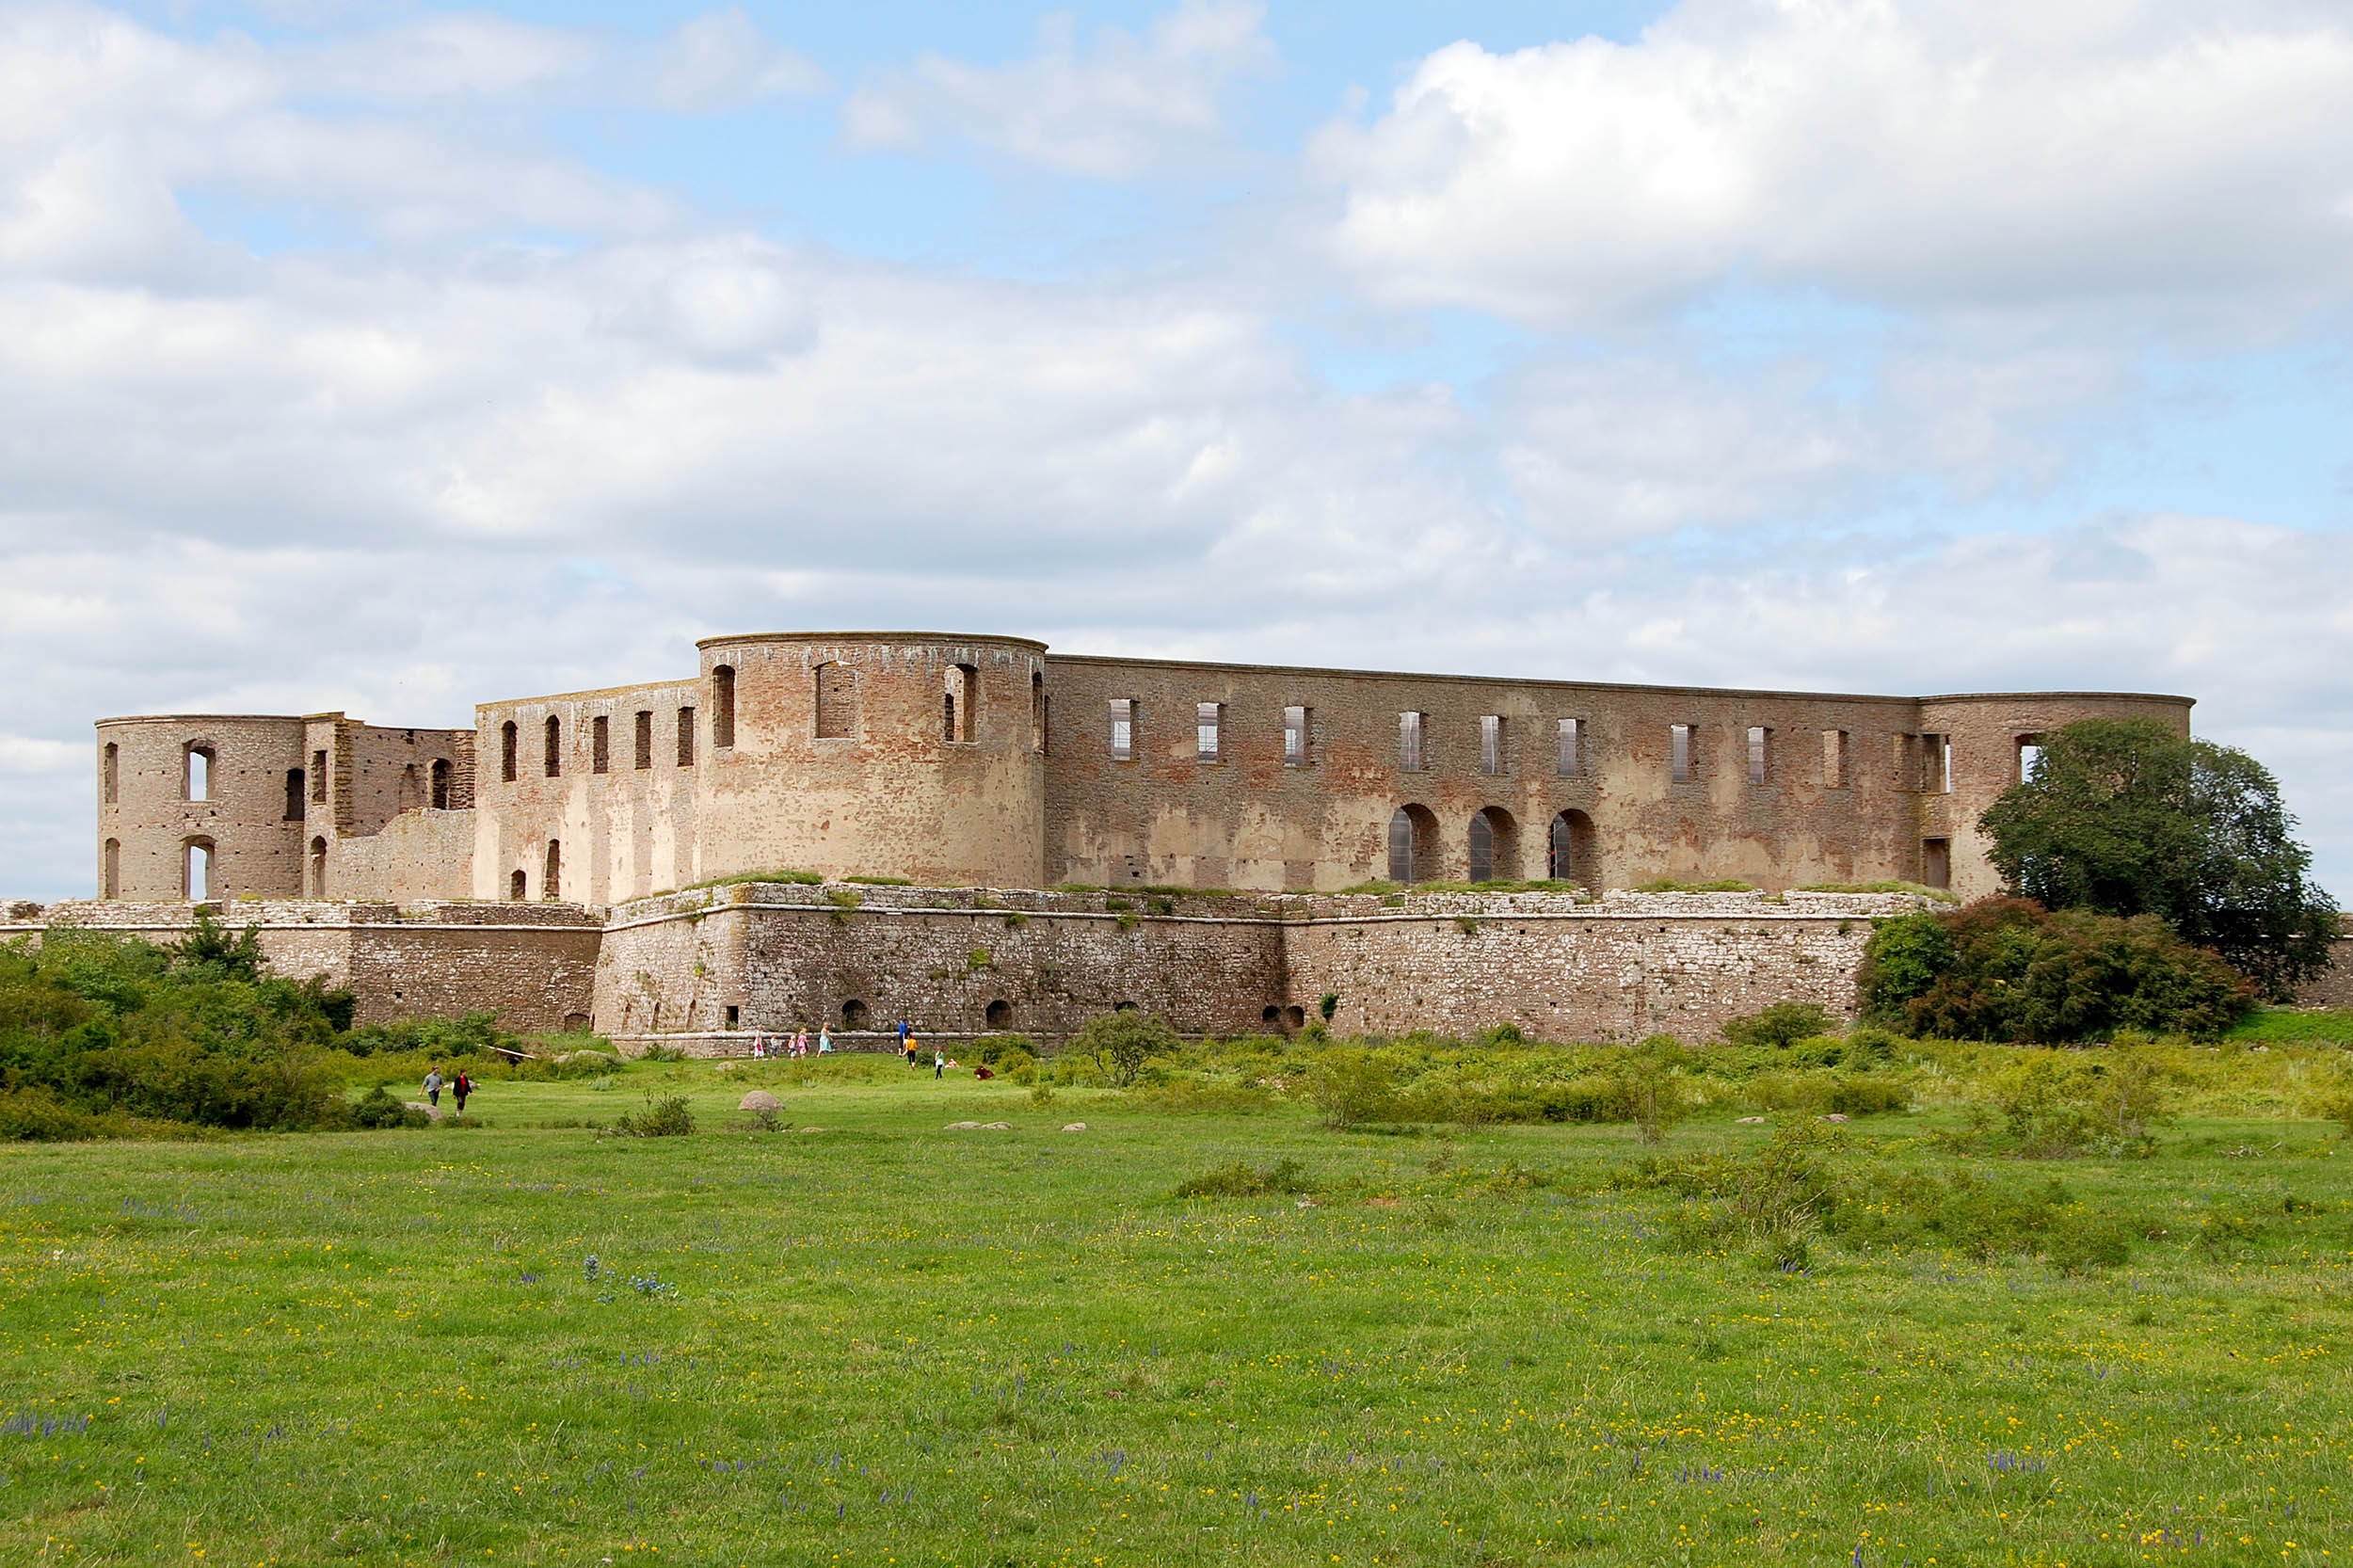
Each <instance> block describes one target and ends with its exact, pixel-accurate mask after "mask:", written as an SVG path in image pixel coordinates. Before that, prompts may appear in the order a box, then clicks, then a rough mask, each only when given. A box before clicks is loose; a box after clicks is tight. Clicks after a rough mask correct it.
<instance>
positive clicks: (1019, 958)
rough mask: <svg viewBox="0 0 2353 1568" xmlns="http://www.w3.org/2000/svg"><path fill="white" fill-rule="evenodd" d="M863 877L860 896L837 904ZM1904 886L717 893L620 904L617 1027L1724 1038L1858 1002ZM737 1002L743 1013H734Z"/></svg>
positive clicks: (614, 979) (604, 982)
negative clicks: (1805, 1010)
mask: <svg viewBox="0 0 2353 1568" xmlns="http://www.w3.org/2000/svg"><path fill="white" fill-rule="evenodd" d="M853 892H855V893H856V897H857V899H858V903H857V905H856V907H855V908H849V907H844V906H843V905H842V904H840V903H839V902H836V901H837V900H840V899H844V898H846V897H848V896H849V895H850V894H852V893H853ZM1920 906H1921V901H1919V900H1918V899H1916V898H1913V897H1911V896H1907V895H1867V894H1846V895H1842V894H1812V895H1809V894H1791V895H1788V898H1787V899H1786V900H1785V901H1781V902H1775V901H1769V900H1767V899H1766V898H1764V897H1763V896H1761V895H1756V894H1749V895H1689V894H1664V895H1626V896H1620V897H1613V898H1611V899H1609V900H1608V901H1606V902H1604V903H1602V904H1579V903H1577V901H1576V900H1575V899H1573V898H1570V897H1567V896H1565V895H1561V894H1541V893H1529V894H1509V895H1497V894H1435V895H1426V896H1415V897H1412V898H1400V899H1383V898H1380V897H1376V896H1371V895H1355V896H1344V897H1337V898H1315V897H1274V898H1267V899H1251V898H1228V899H1219V898H1203V897H1186V896H1176V897H1157V898H1155V897H1128V896H1123V895H1103V894H1082V893H1040V892H1014V891H1001V890H1000V891H989V892H975V891H972V890H967V889H941V888H857V889H849V888H804V887H792V886H777V885H772V884H758V885H739V886H735V887H729V888H709V889H702V890H698V891H696V892H692V893H686V894H680V895H677V896H674V897H671V898H664V899H656V900H649V901H645V902H642V903H639V904H629V905H624V906H621V907H618V908H616V909H615V910H614V911H613V913H612V920H611V922H610V925H609V927H608V929H607V931H606V935H605V940H604V948H603V952H602V953H601V955H600V959H599V963H598V975H597V1000H596V1008H595V1017H596V1023H597V1027H598V1028H599V1029H600V1030H602V1031H605V1032H610V1033H615V1034H623V1035H639V1034H656V1033H665V1032H712V1031H724V1030H728V1029H742V1030H750V1029H755V1028H757V1029H762V1030H768V1031H787V1030H791V1029H793V1028H795V1027H802V1026H806V1027H808V1028H811V1029H813V1028H815V1027H816V1026H817V1025H818V1024H819V1023H821V1022H823V1023H825V1024H828V1025H830V1026H831V1027H834V1028H837V1029H845V1028H846V1029H865V1028H882V1027H887V1026H888V1024H889V1023H891V1022H892V1021H893V1020H895V1019H898V1018H901V1017H904V1018H906V1019H908V1020H909V1021H910V1022H912V1023H913V1024H914V1025H915V1027H916V1028H917V1030H918V1031H919V1032H925V1033H947V1034H969V1033H976V1032H984V1031H987V1030H991V1029H996V1030H1017V1031H1020V1032H1025V1033H1031V1034H1037V1035H1043V1036H1046V1037H1048V1038H1051V1037H1054V1036H1057V1035H1060V1034H1063V1033H1066V1032H1069V1031H1071V1030H1074V1029H1076V1028H1078V1027H1079V1026H1080V1024H1082V1023H1084V1022H1085V1021H1086V1020H1087V1019H1088V1018H1090V1017H1092V1016H1096V1014H1099V1013H1104V1012H1109V1011H1112V1009H1114V1008H1117V1007H1119V1006H1122V1005H1132V1006H1136V1007H1140V1008H1143V1009H1144V1010H1146V1011H1149V1012H1155V1013H1159V1014H1160V1015H1162V1016H1166V1017H1167V1018H1168V1019H1169V1020H1170V1021H1171V1022H1172V1023H1173V1024H1175V1025H1176V1026H1177V1028H1178V1029H1180V1030H1183V1031H1186V1032H1219V1033H1232V1032H1241V1031H1247V1030H1251V1029H1257V1028H1261V1027H1264V1026H1265V1025H1267V1024H1269V1023H1274V1024H1278V1025H1283V1026H1289V1027H1295V1026H1296V1025H1297V1024H1299V1023H1301V1022H1304V1021H1305V1020H1306V1019H1307V1018H1310V1017H1313V1016H1315V1015H1316V1012H1317V1010H1318V1004H1319V1002H1320V1000H1321V997H1322V996H1323V995H1324V994H1325V993H1327V992H1329V993H1333V994H1336V995H1337V996H1338V998H1339V999H1340V1000H1339V1006H1338V1012H1337V1015H1336V1017H1335V1020H1334V1021H1335V1024H1336V1025H1337V1027H1338V1028H1340V1029H1341V1030H1343V1031H1344V1032H1404V1031H1407V1030H1413V1029H1423V1028H1435V1029H1443V1030H1449V1031H1453V1032H1470V1031H1474V1030H1478V1029H1481V1028H1484V1027H1487V1026H1489V1025H1492V1024H1497V1023H1504V1022H1512V1023H1517V1024H1519V1025H1520V1026H1521V1027H1522V1028H1523V1029H1525V1030H1528V1031H1529V1032H1530V1033H1532V1034H1537V1035H1540V1036H1542V1037H1545V1038H1553V1039H1613V1038H1637V1037H1640V1036H1641V1035H1643V1034H1650V1033H1656V1032H1674V1033H1679V1034H1682V1035H1684V1036H1685V1037H1687V1038H1692V1039H1699V1038H1705V1037H1707V1036H1709V1035H1711V1034H1713V1033H1714V1032H1716V1030H1717V1029H1718V1028H1719V1027H1720V1026H1721V1024H1722V1023H1723V1021H1724V1020H1725V1019H1727V1018H1730V1017H1735V1016H1739V1015H1741V1014H1744V1013H1752V1012H1754V1011H1756V1010H1757V1009H1758V1008H1761V1007H1765V1006H1769V1005H1770V1004H1771V1003H1773V1002H1776V1001H1782V1000H1792V999H1795V1000H1810V1001H1818V1002H1820V1003H1821V1004H1822V1005H1823V1006H1824V1007H1826V1008H1828V1009H1829V1010H1830V1011H1831V1012H1832V1013H1833V1014H1834V1015H1838V1016H1845V1015H1847V1014H1848V1013H1849V1012H1850V1011H1851V1009H1852V1006H1853V1001H1854V992H1853V969H1854V964H1855V961H1856V960H1857V959H1858V958H1859V957H1860V956H1861V953H1862V949H1863V944H1864V943H1865V941H1866V940H1867V939H1868V937H1869V935H1870V921H1871V920H1872V918H1873V917H1874V916H1879V915H1887V914H1895V913H1900V912H1904V911H1908V910H1910V909H1913V908H1917V907H1920ZM729 1009H733V1012H732V1014H730V1012H729Z"/></svg>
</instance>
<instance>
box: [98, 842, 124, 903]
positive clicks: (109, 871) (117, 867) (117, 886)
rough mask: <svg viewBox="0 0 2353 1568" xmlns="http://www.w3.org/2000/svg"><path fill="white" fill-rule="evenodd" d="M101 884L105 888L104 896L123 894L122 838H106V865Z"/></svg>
mask: <svg viewBox="0 0 2353 1568" xmlns="http://www.w3.org/2000/svg"><path fill="white" fill-rule="evenodd" d="M99 886H100V887H102V888H104V889H105V894H104V896H105V897H107V898H120V897H121V896H122V840H120V839H109V840H106V856H105V866H104V870H103V872H102V873H101V881H100V883H99Z"/></svg>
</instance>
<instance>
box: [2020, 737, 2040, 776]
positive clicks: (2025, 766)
mask: <svg viewBox="0 0 2353 1568" xmlns="http://www.w3.org/2000/svg"><path fill="white" fill-rule="evenodd" d="M2041 761H2042V737H2041V736H2040V735H2021V736H2019V737H2018V782H2019V783H2021V784H2024V783H2026V782H2028V781H2029V780H2031V779H2032V778H2033V777H2034V770H2035V769H2036V768H2037V767H2039V766H2040V765H2041Z"/></svg>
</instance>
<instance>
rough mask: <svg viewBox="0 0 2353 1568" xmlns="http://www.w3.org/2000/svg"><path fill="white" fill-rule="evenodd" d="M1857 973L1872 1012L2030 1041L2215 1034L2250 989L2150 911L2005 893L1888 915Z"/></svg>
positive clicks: (1930, 1030)
mask: <svg viewBox="0 0 2353 1568" xmlns="http://www.w3.org/2000/svg"><path fill="white" fill-rule="evenodd" d="M1855 980H1856V985H1857V988H1858V990H1859V992H1860V995H1861V999H1862V1003H1863V1009H1864V1013H1865V1016H1866V1017H1868V1018H1869V1019H1870V1020H1871V1021H1873V1022H1875V1023H1880V1024H1883V1025H1885V1026H1887V1027H1889V1028H1892V1029H1897V1030H1901V1031H1902V1032H1905V1033H1907V1034H1911V1035H1914V1036H1936V1037H1941V1038H1944V1039H1949V1040H2008V1041H2015V1042H2019V1043H2022V1044H2032V1045H2058V1044H2073V1043H2077V1042H2081V1041H2089V1040H2105V1039H2107V1038H2109V1037H2110V1036H2111V1035H2113V1034H2115V1032H2117V1031H2118V1030H2120V1029H2137V1030H2142V1031H2146V1032H2151V1033H2178V1034H2187V1035H2190V1036H2193V1037H2195V1038H2200V1039H2212V1038H2214V1037H2215V1036H2217V1035H2219V1034H2221V1033H2222V1032H2224V1031H2226V1030H2228V1029H2229V1028H2230V1027H2231V1025H2232V1024H2233V1022H2235V1021H2236V1020H2237V1019H2238V1018H2239V1017H2240V1016H2242V1015H2243V1014H2245V1013H2246V1012H2247V1011H2248V1009H2249V1007H2251V1006H2252V1005H2253V1004H2254V1000H2255V988H2254V985H2253V984H2252V983H2251V982H2249V980H2248V979H2247V978H2246V977H2245V976H2243V975H2241V974H2239V973H2238V972H2237V971H2236V970H2234V969H2233V968H2231V967H2230V966H2229V965H2227V964H2225V963H2224V962H2223V961H2222V960H2221V959H2219V958H2217V957H2216V956H2215V955H2214V954H2213V953H2211V952H2206V951H2204V950H2203V949H2200V948H2193V947H2191V946H2190V945H2189V944H2188V943H2186V942H2185V941H2183V940H2182V939H2181V938H2180V937H2178V936H2174V935H2173V933H2172V931H2171V930H2170V929H2169V927H2167V925H2166V924H2165V922H2164V921H2162V920H2158V919H2157V918H2156V917H2155V916H2153V915H2137V916H2134V917H2132V918H2130V919H2123V918H2120V917H2117V916H2112V915H2094V914H2088V913H2085V912H2083V911H2081V910H2064V911H2061V912H2059V913H2057V914H2054V913H2052V912H2051V911H2049V910H2046V909H2044V908H2043V907H2042V906H2041V904H2032V903H2029V902H2027V901H2026V900H2024V899H2010V898H1993V899H1980V900H1979V901H1978V902H1977V903H1975V904H1969V905H1967V906H1966V907H1964V908H1961V909H1955V910H1940V911H1938V912H1936V913H1934V914H1922V915H1904V916H1900V917H1897V919H1894V920H1885V921H1882V922H1881V923H1880V925H1879V928H1878V929H1877V930H1876V931H1875V932H1873V934H1872V936H1871V940H1870V943H1869V945H1868V946H1867V947H1865V950H1864V955H1863V963H1862V966H1861V968H1859V969H1858V970H1857V971H1856V976H1855Z"/></svg>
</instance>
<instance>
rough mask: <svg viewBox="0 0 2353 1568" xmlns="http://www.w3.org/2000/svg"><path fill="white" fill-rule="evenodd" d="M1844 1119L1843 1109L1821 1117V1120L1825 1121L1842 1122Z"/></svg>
mask: <svg viewBox="0 0 2353 1568" xmlns="http://www.w3.org/2000/svg"><path fill="white" fill-rule="evenodd" d="M1846 1119H1847V1113H1846V1112H1844V1111H1833V1112H1831V1113H1830V1114H1829V1115H1827V1116H1825V1117H1823V1118H1822V1120H1824V1121H1826V1122H1843V1121H1845V1120H1846Z"/></svg>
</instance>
